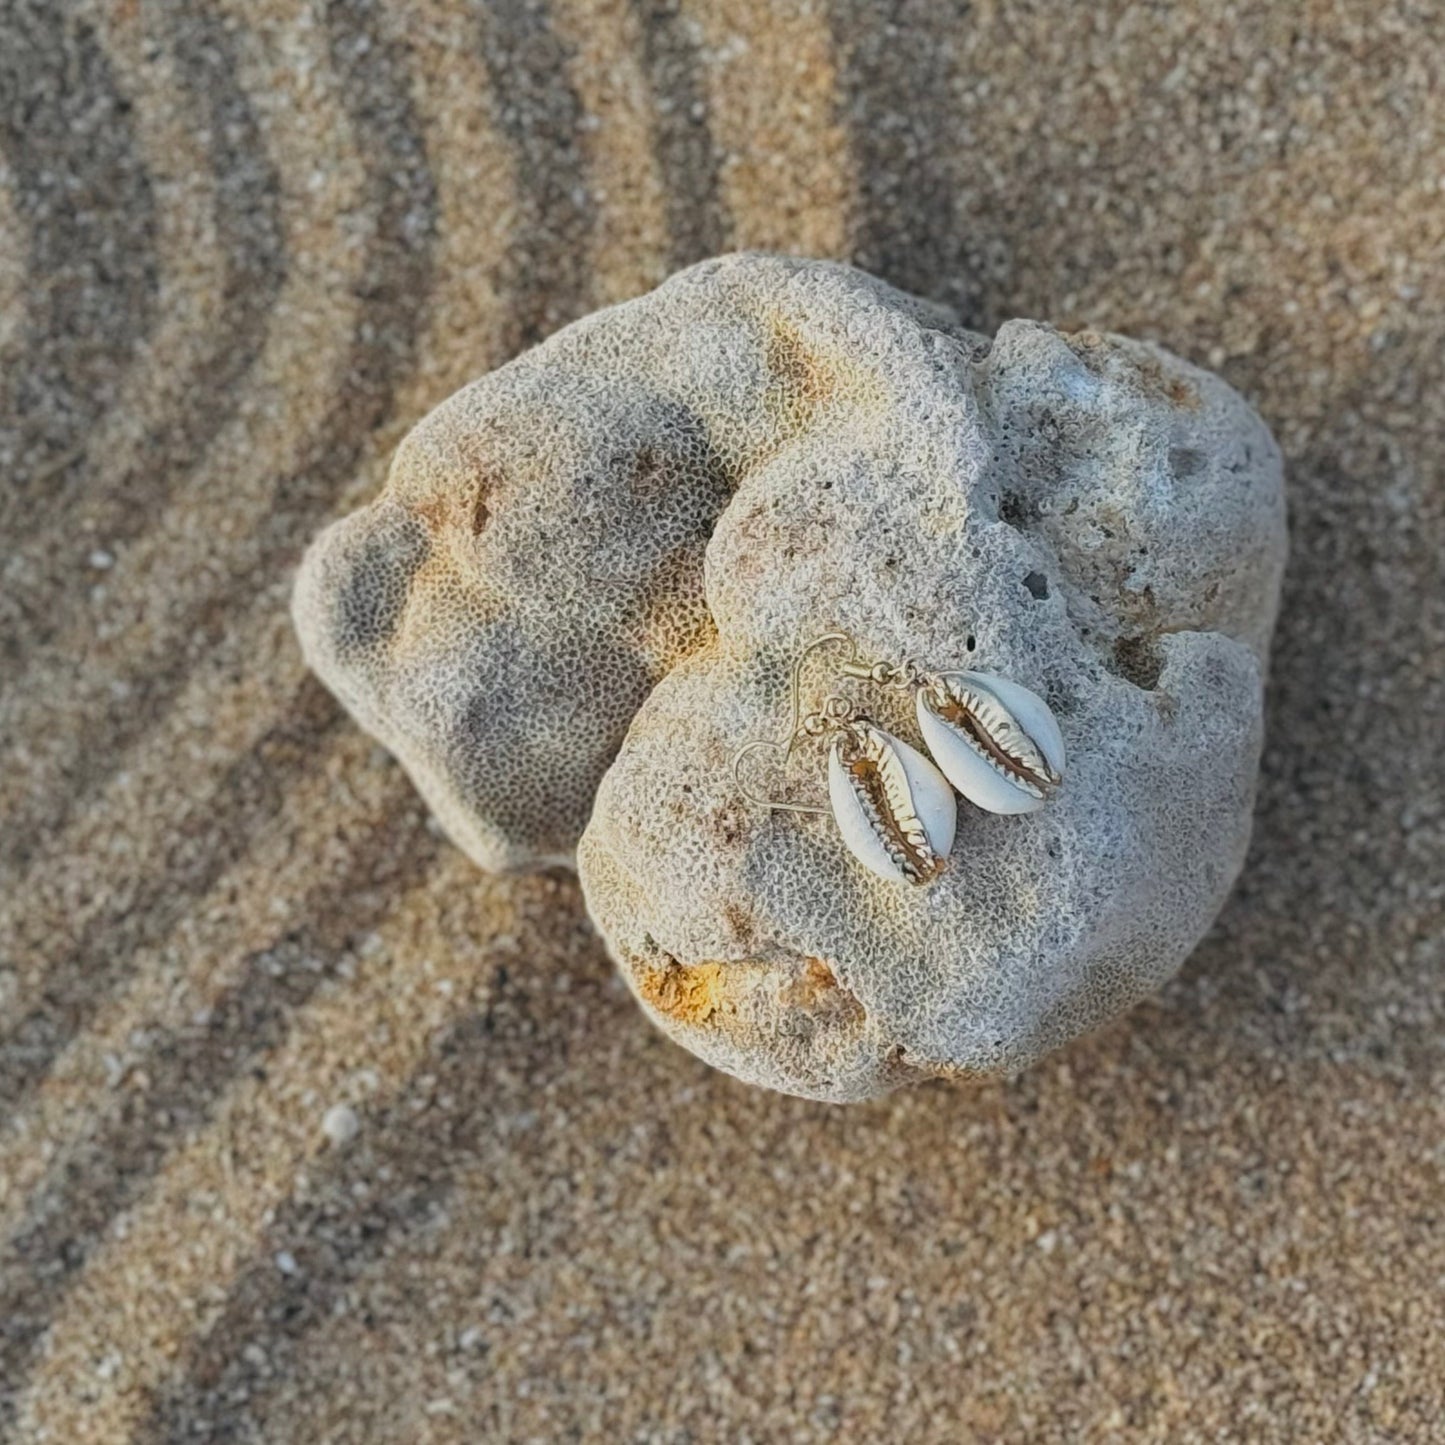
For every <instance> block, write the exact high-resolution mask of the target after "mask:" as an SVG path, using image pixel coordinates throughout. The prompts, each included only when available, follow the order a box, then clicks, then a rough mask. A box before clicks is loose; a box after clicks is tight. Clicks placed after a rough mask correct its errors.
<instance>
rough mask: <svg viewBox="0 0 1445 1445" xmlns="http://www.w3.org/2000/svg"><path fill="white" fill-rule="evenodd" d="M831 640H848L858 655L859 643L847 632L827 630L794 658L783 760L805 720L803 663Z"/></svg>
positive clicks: (854, 653)
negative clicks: (785, 748) (786, 744)
mask: <svg viewBox="0 0 1445 1445" xmlns="http://www.w3.org/2000/svg"><path fill="white" fill-rule="evenodd" d="M830 642H846V643H847V644H848V645H849V647H851V648H852V649H853V656H854V658H855V659H856V658H857V656H858V644H857V643H856V642H855V641H854V640H853V639H852V638H851V637H850V636H849V635H848V634H847V633H846V632H825V633H823V635H822V636H821V637H815V638H814V639H813V640H812V641H811V642H810V643H809V644H808V645H807V646H806V647H805V648H804V649H803V650H802V651H801V652H800V653H799V654H798V655H797V656H796V657H795V658H794V659H793V673H792V687H791V696H792V717H791V719H790V720H789V722H788V747H787V751H786V752H784V754H783V761H784V762H786V761H787V760H788V756H789V754H791V753H792V751H793V748H794V746H795V745H796V744H797V741H798V729H799V725H800V724H801V723H802V721H803V706H802V700H803V663H804V662H805V661H806V659H807V658H808V657H809V655H810V654H812V653H814V652H816V651H817V650H818V649H819V648H820V647H823V646H825V645H827V644H828V643H830Z"/></svg>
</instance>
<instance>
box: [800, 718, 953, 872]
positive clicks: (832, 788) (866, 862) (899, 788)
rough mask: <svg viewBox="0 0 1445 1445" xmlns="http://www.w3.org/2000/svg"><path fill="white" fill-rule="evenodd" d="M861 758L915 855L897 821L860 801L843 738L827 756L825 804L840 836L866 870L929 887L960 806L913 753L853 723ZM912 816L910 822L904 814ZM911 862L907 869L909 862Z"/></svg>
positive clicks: (944, 855)
mask: <svg viewBox="0 0 1445 1445" xmlns="http://www.w3.org/2000/svg"><path fill="white" fill-rule="evenodd" d="M854 727H855V729H856V730H857V731H858V732H859V733H861V734H862V735H863V738H864V741H865V752H866V753H867V755H868V756H869V757H870V758H871V759H872V760H873V761H874V762H875V764H876V765H877V766H879V767H880V768H881V769H882V770H883V771H884V774H885V783H886V786H887V788H888V791H889V793H890V797H891V800H892V802H893V803H894V804H896V812H897V813H898V814H899V815H900V816H901V820H902V822H903V823H904V825H905V830H906V831H909V832H911V836H912V840H913V842H914V843H915V844H917V843H919V842H923V843H924V844H925V846H924V847H923V849H922V850H921V851H922V857H921V858H920V857H919V856H918V852H919V850H917V849H916V848H909V847H905V846H904V842H903V838H902V835H900V833H899V832H898V831H897V821H898V819H895V818H891V817H890V818H880V817H879V816H877V813H876V810H875V812H874V813H873V814H872V815H870V811H869V807H868V806H867V804H866V803H865V801H864V799H863V798H862V797H860V790H859V787H858V784H857V782H856V779H855V775H854V774H853V772H852V771H851V769H850V768H849V765H848V763H847V762H845V761H844V758H843V751H844V748H845V746H846V743H845V739H844V737H843V735H841V734H840V735H839V737H838V738H836V739H835V740H834V743H833V746H832V748H830V749H829V753H828V799H829V801H830V802H831V803H832V805H833V817H834V818H835V820H836V821H837V824H838V832H839V833H840V834H841V835H842V838H843V841H844V842H845V843H846V844H847V845H848V849H849V851H850V852H851V853H852V854H853V856H854V857H855V858H857V860H858V861H859V862H860V863H861V864H863V866H864V867H865V868H869V869H871V870H872V871H873V872H874V873H876V874H878V876H879V877H880V878H887V879H888V880H889V881H890V882H893V883H927V882H929V881H930V880H931V879H932V878H934V877H936V876H937V874H938V872H939V871H940V870H941V869H942V867H943V864H944V861H945V860H946V859H947V857H948V854H949V852H950V850H951V849H952V847H953V835H954V831H955V830H956V828H957V827H958V801H957V799H956V798H955V797H954V795H953V790H952V789H951V788H950V787H949V786H948V780H947V779H946V778H945V777H944V776H943V774H942V773H940V772H939V771H938V769H937V768H936V767H934V766H933V764H932V763H931V762H929V761H928V759H927V758H926V757H924V756H923V754H922V753H920V752H919V751H918V749H917V748H911V747H909V746H908V744H907V743H905V742H903V741H901V740H900V739H898V738H895V737H894V736H893V735H892V733H886V732H884V731H883V729H882V728H878V727H874V726H873V725H872V724H871V723H856V724H854ZM910 811H911V814H912V816H911V818H910V817H908V816H907V814H908V813H909V812H910ZM909 859H911V860H912V862H911V864H910V862H909V861H908V860H909Z"/></svg>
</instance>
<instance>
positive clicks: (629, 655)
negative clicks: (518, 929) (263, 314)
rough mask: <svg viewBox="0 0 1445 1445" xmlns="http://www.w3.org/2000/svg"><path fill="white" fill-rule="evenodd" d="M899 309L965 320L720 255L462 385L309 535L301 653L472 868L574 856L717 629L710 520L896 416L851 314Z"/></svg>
mask: <svg viewBox="0 0 1445 1445" xmlns="http://www.w3.org/2000/svg"><path fill="white" fill-rule="evenodd" d="M885 324H886V325H889V326H895V327H903V328H907V329H909V330H912V331H915V332H916V331H918V330H919V328H920V327H921V326H924V325H928V326H934V327H952V326H953V322H952V321H951V319H950V318H949V317H948V315H947V314H946V313H945V312H943V311H941V310H939V309H938V308H934V307H932V306H930V305H929V304H928V303H926V302H922V301H919V300H917V299H916V298H913V297H908V296H904V295H903V294H901V293H899V292H896V291H894V290H892V289H891V288H890V287H888V286H885V285H884V284H883V283H882V282H879V281H876V280H874V279H872V278H871V277H868V276H865V275H863V274H862V273H860V272H857V271H854V270H851V269H850V268H848V267H843V266H836V265H824V264H820V263H813V262H801V261H792V260H785V259H780V258H771V257H759V256H751V257H730V258H723V259H721V260H718V261H710V262H705V263H704V264H702V265H700V266H696V267H694V268H692V269H691V270H689V271H686V272H683V273H681V274H680V275H678V276H676V277H674V278H673V279H672V280H671V281H669V282H668V283H667V284H666V285H664V286H662V287H661V288H659V289H658V290H657V291H655V292H653V293H651V294H650V295H648V296H645V297H642V298H641V299H639V300H637V301H634V302H630V303H628V304H625V305H621V306H616V307H613V308H611V309H609V310H607V311H603V312H600V313H598V314H596V315H594V316H591V317H588V318H586V319H585V320H583V321H580V322H577V323H576V324H575V325H573V326H570V327H568V328H567V329H566V330H564V331H562V332H560V333H558V335H556V336H554V337H553V338H552V339H551V340H549V341H548V342H546V343H545V344H543V345H541V346H539V347H537V348H535V349H534V350H533V351H530V352H528V353H527V354H526V355H524V356H521V357H519V358H518V359H517V360H515V361H514V362H512V363H511V364H509V365H508V366H505V367H502V368H501V369H500V370H498V371H496V372H494V373H492V374H491V375H489V376H487V377H484V378H483V379H482V380H480V381H478V382H476V383H474V384H473V385H471V386H468V387H466V388H465V389H464V390H462V391H461V392H459V393H457V394H456V395H455V396H453V397H452V398H451V399H450V400H448V401H447V402H445V403H444V404H443V405H441V406H440V407H438V408H437V409H436V410H435V411H433V412H432V413H431V415H430V416H428V417H427V418H426V419H425V420H424V421H423V422H422V423H421V424H420V425H419V426H417V427H416V428H415V429H414V430H413V431H412V432H411V433H410V434H409V435H408V436H407V438H406V439H405V441H404V442H403V443H402V445H401V447H400V448H399V449H398V452H397V456H396V459H395V462H394V464H393V466H392V470H391V475H390V477H389V479H388V483H387V487H386V489H385V491H384V493H383V494H382V496H381V497H380V498H379V499H378V500H377V501H376V502H375V503H373V504H372V505H371V506H369V507H366V508H363V509H362V510H361V511H359V512H357V513H355V514H354V515H352V516H350V517H347V518H344V519H343V520H342V521H340V522H337V523H336V524H334V525H333V526H332V527H331V528H330V529H328V530H327V531H326V532H325V533H324V534H323V535H322V536H321V537H320V538H319V539H318V540H317V542H316V543H315V545H314V546H313V547H312V548H311V550H310V552H309V553H308V554H307V557H306V560H305V562H304V563H303V566H302V570H301V574H300V577H299V580H298V583H297V588H296V594H295V601H294V614H295V618H296V623H297V628H298V630H299V632H300V635H301V639H302V643H303V646H304V648H305V651H306V655H307V659H308V661H309V662H310V663H311V664H312V666H313V667H314V668H315V669H316V670H317V672H319V673H320V675H321V676H322V677H323V679H325V681H326V682H327V683H328V685H329V686H330V687H331V688H332V690H333V691H334V692H335V693H336V694H337V696H338V697H340V698H341V699H342V701H343V702H344V703H345V704H346V706H347V707H348V708H349V709H350V711H351V712H352V713H353V714H354V715H355V717H356V718H357V720H358V721H359V722H360V723H361V724H362V725H363V726H364V727H366V728H367V729H368V730H369V731H371V732H372V733H374V734H375V735H376V736H377V737H378V738H380V739H381V740H382V741H383V742H384V743H385V744H386V745H387V746H388V747H390V748H391V749H392V750H393V751H394V752H395V753H396V754H397V756H398V757H399V758H400V759H401V761H402V762H403V763H404V764H405V766H406V767H407V769H408V771H409V772H410V773H411V775H412V777H413V778H414V779H415V781H416V782H417V785H418V786H419V787H420V789H421V790H422V792H423V793H424V794H425V796H426V797H427V799H428V801H429V802H430V803H431V805H432V807H433V809H434V811H435V812H436V814H437V816H438V818H439V819H440V821H441V822H442V824H443V825H444V826H445V828H446V829H447V831H448V832H449V833H450V834H451V836H452V837H453V838H454V839H455V840H456V841H457V842H458V843H459V844H460V845H461V846H462V847H463V848H465V849H466V850H467V852H468V853H470V854H471V856H472V857H473V858H474V859H475V860H476V861H477V862H478V863H480V864H481V865H482V866H484V867H487V868H507V867H518V866H527V865H535V864H541V863H548V862H556V861H563V862H565V861H569V860H570V859H571V857H572V854H573V850H574V848H575V845H576V841H577V838H578V835H579V834H580V833H581V831H582V828H583V825H584V824H585V822H586V820H587V816H588V813H589V811H590V809H591V806H592V800H593V796H594V793H595V791H596V787H597V784H598V781H599V780H600V778H601V776H602V773H603V770H604V769H605V768H606V766H607V764H608V762H609V761H610V760H611V758H612V756H613V754H614V753H615V752H616V749H617V747H618V744H619V743H620V742H621V739H622V735H623V733H624V732H625V730H626V728H627V725H628V724H629V722H630V721H631V720H632V717H633V715H634V714H635V713H636V711H637V709H638V707H640V706H641V704H642V702H643V700H644V699H645V698H646V696H647V694H648V692H649V691H650V689H651V688H652V687H653V685H654V684H655V683H656V682H657V681H658V680H659V679H660V678H661V677H662V676H663V675H665V673H666V672H667V671H668V669H669V668H671V667H673V666H674V665H676V664H677V663H678V662H679V661H680V660H681V659H683V658H685V657H687V656H689V655H691V654H692V653H694V652H695V651H696V650H697V649H698V648H699V647H701V646H702V645H704V644H705V643H706V642H707V641H708V640H709V639H710V638H711V636H712V622H711V619H710V616H709V614H708V610H707V606H706V602H705V599H704V595H703V582H702V569H703V549H704V547H705V546H706V544H707V541H708V538H709V536H710V535H711V533H712V530H713V527H714V524H715V522H716V520H717V517H718V516H719V514H720V513H721V511H722V509H723V508H724V507H725V506H726V505H727V502H728V500H729V498H730V497H731V496H732V494H733V493H734V491H735V490H736V489H737V487H738V486H739V485H740V484H741V482H742V481H743V479H744V478H746V477H747V476H748V475H750V474H751V473H752V472H753V471H755V470H756V469H757V468H759V467H760V466H763V465H765V464H766V463H767V462H768V461H769V459H771V458H773V457H775V456H777V455H779V454H780V453H781V452H783V451H784V450H785V449H787V448H788V447H790V446H795V445H797V446H803V447H805V448H806V447H810V446H811V447H813V448H815V449H817V450H819V451H820V452H822V453H824V454H826V453H827V451H828V443H827V440H826V438H827V437H828V436H829V434H830V433H832V432H833V431H835V430H837V429H838V428H840V427H841V426H843V425H845V423H848V419H849V418H850V417H851V418H853V419H854V421H855V422H856V419H857V418H858V417H861V416H866V415H868V414H871V413H872V412H875V411H877V410H878V409H880V408H883V407H886V405H887V398H886V395H885V393H884V392H883V391H882V390H881V389H880V388H879V385H878V382H877V379H876V376H875V374H874V369H873V367H872V365H871V363H870V362H869V361H868V353H869V350H870V349H871V347H872V345H874V344H875V342H872V341H870V340H869V337H868V336H867V335H863V334H858V333H857V332H856V331H850V329H849V328H850V326H851V327H859V326H861V327H863V328H864V329H865V331H867V330H868V329H869V328H873V327H880V328H881V327H883V326H884V325H885ZM878 335H879V339H881V335H882V331H881V330H880V331H879V333H878Z"/></svg>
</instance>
